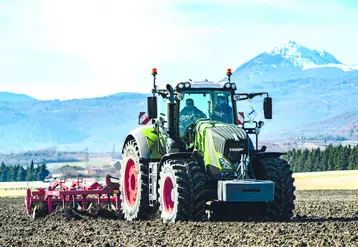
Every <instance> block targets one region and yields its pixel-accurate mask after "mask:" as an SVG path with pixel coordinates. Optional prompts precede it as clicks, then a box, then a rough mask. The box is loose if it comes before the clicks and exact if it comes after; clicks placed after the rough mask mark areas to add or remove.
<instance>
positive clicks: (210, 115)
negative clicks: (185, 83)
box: [179, 91, 234, 135]
mask: <svg viewBox="0 0 358 247" xmlns="http://www.w3.org/2000/svg"><path fill="white" fill-rule="evenodd" d="M182 94H183V96H184V97H183V99H182V100H181V102H180V113H179V131H180V135H182V134H183V133H184V131H185V129H186V128H187V127H188V126H189V125H190V124H192V123H193V122H196V121H197V120H199V119H213V120H217V121H220V122H223V123H228V124H233V123H234V117H233V110H232V100H231V94H230V93H229V92H223V91H210V92H207V91H206V92H205V91H190V92H183V93H182Z"/></svg>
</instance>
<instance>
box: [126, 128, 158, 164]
mask: <svg viewBox="0 0 358 247" xmlns="http://www.w3.org/2000/svg"><path fill="white" fill-rule="evenodd" d="M130 140H135V141H136V142H137V145H138V149H139V156H140V157H141V158H142V159H148V160H149V159H158V158H159V159H160V155H159V153H158V148H157V146H156V145H157V144H158V143H157V142H158V136H157V134H156V133H155V131H154V127H153V126H144V127H139V128H137V129H134V130H133V131H131V132H129V133H128V134H127V136H126V138H125V141H124V144H123V147H122V153H123V151H124V147H125V145H126V143H127V142H128V141H130Z"/></svg>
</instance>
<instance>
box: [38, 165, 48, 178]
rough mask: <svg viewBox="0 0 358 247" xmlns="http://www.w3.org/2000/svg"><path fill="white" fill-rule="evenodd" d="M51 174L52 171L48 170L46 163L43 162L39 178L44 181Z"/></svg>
mask: <svg viewBox="0 0 358 247" xmlns="http://www.w3.org/2000/svg"><path fill="white" fill-rule="evenodd" d="M49 174H50V172H49V171H48V170H47V167H46V163H45V162H43V163H42V164H41V165H40V171H39V177H38V180H39V181H43V180H44V179H45V178H46V177H47V176H48V175H49Z"/></svg>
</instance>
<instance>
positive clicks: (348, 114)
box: [0, 41, 358, 153]
mask: <svg viewBox="0 0 358 247" xmlns="http://www.w3.org/2000/svg"><path fill="white" fill-rule="evenodd" d="M224 79H226V78H223V80H224ZM231 80H232V81H233V82H235V83H236V84H237V87H238V89H237V92H238V93H241V92H268V93H269V95H270V96H271V97H272V98H273V119H272V120H264V119H263V113H262V99H260V98H259V97H258V98H259V99H257V98H255V99H254V100H253V101H252V102H240V103H239V105H238V106H239V108H240V111H244V112H247V111H249V110H250V111H251V109H252V108H254V109H255V110H256V111H257V113H258V114H257V117H256V120H261V119H263V120H264V121H265V125H264V127H263V129H262V131H261V135H260V139H263V140H266V141H279V140H289V139H292V140H294V139H297V138H299V137H301V136H302V135H304V136H305V137H306V138H313V139H314V138H316V139H330V138H331V139H337V138H338V139H340V138H344V139H353V140H357V139H358V107H357V102H358V100H357V99H358V90H357V89H358V66H352V65H346V64H343V63H341V62H340V61H339V60H338V59H336V58H335V57H334V56H333V55H331V54H330V53H328V52H326V51H317V50H314V49H309V48H307V47H304V46H301V45H299V44H297V43H295V42H293V41H290V42H288V43H285V44H283V45H280V46H277V47H274V48H273V49H271V50H269V51H267V52H264V53H261V54H259V55H258V56H256V57H254V58H253V59H251V60H250V61H248V62H247V63H245V64H243V65H241V66H239V67H238V68H237V69H236V70H234V72H233V75H232V78H231ZM147 96H148V95H147V94H140V93H118V94H112V95H109V96H106V97H100V98H91V99H74V100H64V101H61V100H46V101H40V100H36V99H34V98H32V97H30V96H27V95H20V94H12V93H5V92H3V93H0V148H1V150H2V151H1V152H2V153H5V152H19V151H26V150H34V149H41V148H48V147H56V148H58V149H59V150H83V149H85V148H88V150H89V151H90V152H107V151H112V149H113V148H116V149H117V150H119V148H120V146H121V145H122V141H123V140H124V137H125V135H126V134H127V132H128V131H129V130H131V129H133V128H135V127H136V126H137V124H138V112H139V111H145V110H146V97H147Z"/></svg>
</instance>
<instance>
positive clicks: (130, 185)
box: [124, 159, 138, 207]
mask: <svg viewBox="0 0 358 247" xmlns="http://www.w3.org/2000/svg"><path fill="white" fill-rule="evenodd" d="M137 180H138V179H137V172H136V167H135V162H134V160H133V159H129V160H128V161H127V165H126V170H125V174H124V192H125V198H126V201H127V204H128V205H129V206H131V207H132V206H133V205H134V204H135V202H136V200H137V192H138V190H137V188H138V187H137Z"/></svg>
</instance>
